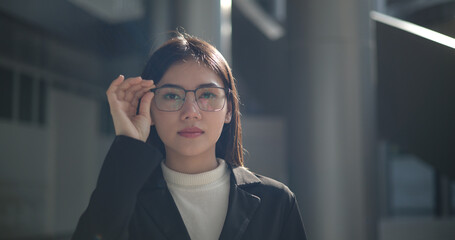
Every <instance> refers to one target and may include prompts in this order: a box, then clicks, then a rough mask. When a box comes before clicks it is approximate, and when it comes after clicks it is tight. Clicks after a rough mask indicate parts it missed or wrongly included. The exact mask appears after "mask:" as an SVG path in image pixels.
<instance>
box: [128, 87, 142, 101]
mask: <svg viewBox="0 0 455 240" xmlns="http://www.w3.org/2000/svg"><path fill="white" fill-rule="evenodd" d="M142 88H143V87H142V86H141V84H136V85H132V86H131V87H130V88H128V90H126V92H125V100H126V101H127V102H131V100H133V98H134V96H135V95H136V94H137V92H140V91H141V90H142Z"/></svg>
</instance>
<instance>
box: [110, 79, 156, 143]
mask: <svg viewBox="0 0 455 240" xmlns="http://www.w3.org/2000/svg"><path fill="white" fill-rule="evenodd" d="M152 88H155V84H154V82H153V81H152V80H143V79H142V78H141V77H135V78H128V79H126V80H125V77H124V76H123V75H120V76H119V77H118V78H117V79H115V80H114V81H113V82H112V83H111V85H110V86H109V88H108V89H107V91H106V95H107V99H108V101H109V106H110V109H111V115H112V119H113V120H114V128H115V134H116V135H125V136H128V137H132V138H135V139H138V140H141V141H143V142H145V141H146V140H147V138H148V136H149V134H150V126H151V125H152V119H151V117H150V104H151V102H152V99H153V93H152V92H150V91H149V90H150V89H152ZM139 99H141V104H140V107H139V112H138V114H136V112H137V106H138V104H139Z"/></svg>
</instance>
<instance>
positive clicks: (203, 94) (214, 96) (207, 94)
mask: <svg viewBox="0 0 455 240" xmlns="http://www.w3.org/2000/svg"><path fill="white" fill-rule="evenodd" d="M199 98H202V99H211V98H216V95H215V94H213V93H211V92H205V93H202V94H201V96H199Z"/></svg>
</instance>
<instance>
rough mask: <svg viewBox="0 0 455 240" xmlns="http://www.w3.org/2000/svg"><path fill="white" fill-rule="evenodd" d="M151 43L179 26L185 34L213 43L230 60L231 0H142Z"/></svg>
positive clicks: (160, 40)
mask: <svg viewBox="0 0 455 240" xmlns="http://www.w3.org/2000/svg"><path fill="white" fill-rule="evenodd" d="M146 3H147V8H148V9H149V11H148V14H149V16H148V18H149V23H150V24H149V25H150V33H151V38H152V39H154V41H155V42H154V43H153V45H154V46H155V47H158V46H159V45H161V43H162V42H164V41H165V40H166V39H167V33H168V32H169V31H174V30H176V29H177V27H183V28H184V29H185V31H186V32H187V33H188V34H191V35H194V36H197V37H199V38H202V39H204V40H206V41H208V42H209V43H211V44H212V45H214V46H215V47H216V48H217V49H218V50H219V51H220V52H221V53H222V54H223V56H224V57H225V58H226V60H228V62H230V60H231V35H232V34H231V32H232V29H231V5H232V1H231V0H215V1H207V0H192V1H188V0H157V1H146Z"/></svg>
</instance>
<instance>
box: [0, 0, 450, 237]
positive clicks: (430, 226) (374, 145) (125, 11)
mask: <svg viewBox="0 0 455 240" xmlns="http://www.w3.org/2000/svg"><path fill="white" fill-rule="evenodd" d="M178 26H182V27H184V28H185V29H186V32H187V33H190V34H193V35H196V36H199V37H201V38H203V39H205V40H207V41H209V42H210V43H212V44H213V45H215V46H216V47H217V48H218V49H219V50H220V51H221V52H222V53H223V55H224V56H225V57H226V58H227V59H228V61H229V62H230V64H231V67H232V68H233V73H234V76H235V77H236V79H237V81H238V86H239V91H240V96H241V101H242V103H243V105H242V109H241V110H242V112H243V116H242V121H243V122H242V123H243V130H244V144H245V147H246V149H247V150H248V152H249V153H248V155H247V156H246V166H247V167H249V168H250V169H251V170H253V171H255V172H257V173H260V174H263V175H267V176H270V177H273V178H275V179H278V180H280V181H282V182H284V183H286V184H287V185H288V186H290V188H291V190H292V191H294V192H295V194H296V195H297V199H298V201H299V204H300V208H301V212H302V216H303V219H304V222H305V227H306V230H307V234H308V237H309V239H312V240H319V239H322V240H330V239H337V240H364V239H368V240H369V239H371V240H405V239H413V240H416V239H417V240H419V239H425V240H429V239H431V240H445V239H447V240H453V239H455V163H454V160H455V159H454V158H455V147H453V146H452V144H454V143H455V139H454V136H455V131H454V130H455V129H454V128H455V124H454V122H455V107H454V103H455V95H454V94H453V92H454V90H455V67H454V63H455V39H454V37H455V1H452V0H363V1H361V0H344V1H336V0H301V1H300V0H220V1H217V0H191V1H189V0H167V1H166V0H43V1H36V0H2V1H0V239H69V238H70V236H71V234H72V231H73V230H74V228H75V226H76V223H77V221H78V218H79V216H80V215H81V213H82V212H83V211H84V209H85V208H86V207H87V204H88V201H89V197H90V194H91V192H92V190H93V189H94V186H95V183H96V179H97V175H98V172H99V169H100V166H101V164H102V161H103V159H104V156H105V154H106V152H107V150H108V148H109V146H110V144H111V142H112V140H113V138H114V131H113V125H112V120H111V117H110V114H109V108H108V105H107V100H106V97H105V91H106V89H107V86H108V85H109V83H110V82H111V81H112V80H113V79H114V78H115V77H117V76H118V75H119V74H124V75H125V76H127V77H131V76H138V75H140V73H141V71H142V68H143V67H144V65H145V62H146V60H147V57H148V56H149V54H150V53H151V51H153V50H154V49H156V48H157V47H159V46H160V44H162V43H163V42H164V41H165V40H166V39H167V37H168V31H170V30H175V29H176V28H177V27H178Z"/></svg>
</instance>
